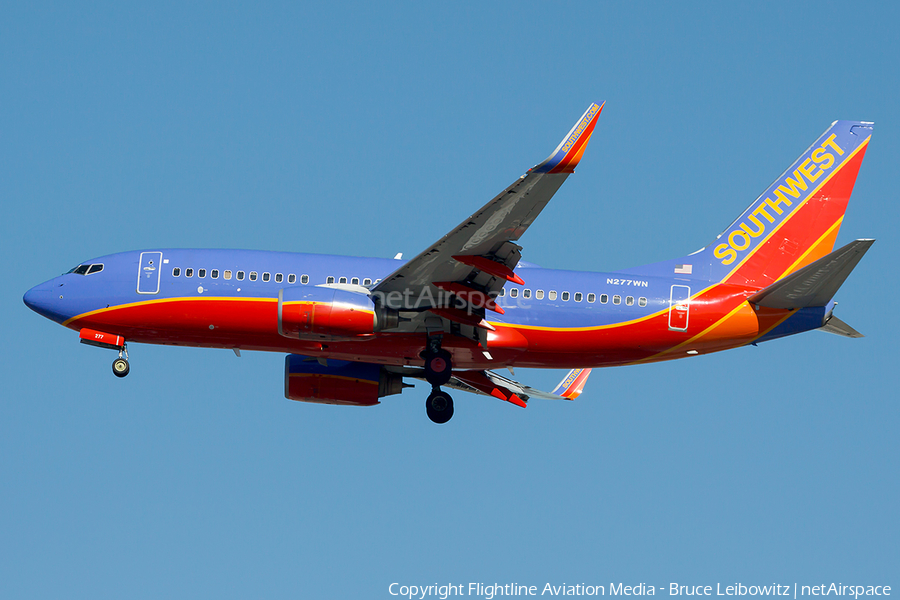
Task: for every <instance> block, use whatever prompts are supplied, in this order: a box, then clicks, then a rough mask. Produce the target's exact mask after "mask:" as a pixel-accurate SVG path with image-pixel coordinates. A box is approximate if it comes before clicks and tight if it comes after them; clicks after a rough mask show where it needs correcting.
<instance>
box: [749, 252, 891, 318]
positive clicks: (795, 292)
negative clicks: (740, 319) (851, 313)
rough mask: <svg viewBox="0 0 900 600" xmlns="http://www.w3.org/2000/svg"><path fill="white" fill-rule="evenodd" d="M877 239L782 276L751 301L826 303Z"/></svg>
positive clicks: (773, 305)
mask: <svg viewBox="0 0 900 600" xmlns="http://www.w3.org/2000/svg"><path fill="white" fill-rule="evenodd" d="M874 243H875V240H855V241H853V242H850V243H849V244H847V245H846V246H844V247H843V248H840V249H838V250H835V251H834V252H832V253H830V254H826V255H825V256H823V257H822V258H820V259H819V260H817V261H815V262H812V263H810V264H808V265H806V266H805V267H803V268H802V269H800V270H799V271H796V272H794V273H791V274H790V275H788V276H787V277H784V278H782V279H779V280H778V281H776V282H775V283H773V284H772V285H770V286H769V287H767V288H765V289H763V290H760V291H758V292H756V293H755V294H753V295H752V296H750V297H749V298H748V299H747V301H748V302H750V303H751V304H758V305H759V306H767V307H769V308H806V307H809V306H825V305H826V304H828V303H829V302H830V301H831V299H832V298H833V297H834V295H835V294H836V293H837V291H838V289H839V288H840V287H841V285H843V283H844V281H845V280H846V279H847V276H848V275H850V272H851V271H853V269H854V268H856V265H857V264H859V261H860V260H861V259H862V257H863V255H865V253H866V251H868V249H869V248H870V247H871V246H872V244H874Z"/></svg>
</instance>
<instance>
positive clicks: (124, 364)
mask: <svg viewBox="0 0 900 600" xmlns="http://www.w3.org/2000/svg"><path fill="white" fill-rule="evenodd" d="M123 354H124V358H123V356H122V355H123ZM112 371H113V375H115V376H116V377H125V376H126V375H128V373H130V372H131V367H130V366H129V364H128V349H127V348H126V347H125V345H124V344H123V345H122V348H121V349H120V350H119V358H117V359H116V360H114V361H113V364H112Z"/></svg>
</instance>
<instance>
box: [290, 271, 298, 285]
mask: <svg viewBox="0 0 900 600" xmlns="http://www.w3.org/2000/svg"><path fill="white" fill-rule="evenodd" d="M295 281H297V276H296V275H294V274H293V273H291V274H290V275H288V283H294V282H295Z"/></svg>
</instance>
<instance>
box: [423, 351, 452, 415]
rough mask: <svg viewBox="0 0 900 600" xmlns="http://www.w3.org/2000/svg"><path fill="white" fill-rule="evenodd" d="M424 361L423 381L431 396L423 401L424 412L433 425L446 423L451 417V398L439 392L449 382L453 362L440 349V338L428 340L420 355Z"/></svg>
mask: <svg viewBox="0 0 900 600" xmlns="http://www.w3.org/2000/svg"><path fill="white" fill-rule="evenodd" d="M422 358H424V359H425V380H426V381H427V382H428V383H430V384H431V394H429V395H428V399H427V400H425V412H426V413H427V414H428V418H429V419H431V420H432V421H433V422H435V423H446V422H447V421H449V420H450V417H452V416H453V398H451V397H450V394H448V393H447V392H445V391H443V390H441V386H442V385H444V384H445V383H447V382H448V381H450V377H451V376H452V372H453V361H452V360H451V357H450V353H449V352H447V351H446V350H442V349H441V338H440V337H439V336H434V337H432V338H431V339H429V340H428V349H427V350H425V353H424V354H423V355H422Z"/></svg>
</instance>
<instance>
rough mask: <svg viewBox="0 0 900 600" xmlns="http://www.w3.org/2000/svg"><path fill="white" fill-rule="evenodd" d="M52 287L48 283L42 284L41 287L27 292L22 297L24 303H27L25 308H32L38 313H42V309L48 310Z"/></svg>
mask: <svg viewBox="0 0 900 600" xmlns="http://www.w3.org/2000/svg"><path fill="white" fill-rule="evenodd" d="M50 293H51V291H50V286H49V285H47V284H46V283H42V284H41V285H36V286H34V287H33V288H31V289H30V290H28V291H27V292H25V295H24V296H23V297H22V301H23V302H25V306H27V307H28V308H30V309H31V310H33V311H34V312H36V313H39V312H41V309H42V308H43V309H44V310H46V309H47V305H48V304H49V300H50Z"/></svg>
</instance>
